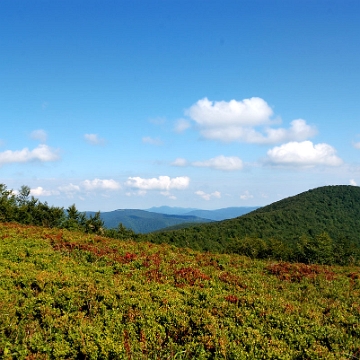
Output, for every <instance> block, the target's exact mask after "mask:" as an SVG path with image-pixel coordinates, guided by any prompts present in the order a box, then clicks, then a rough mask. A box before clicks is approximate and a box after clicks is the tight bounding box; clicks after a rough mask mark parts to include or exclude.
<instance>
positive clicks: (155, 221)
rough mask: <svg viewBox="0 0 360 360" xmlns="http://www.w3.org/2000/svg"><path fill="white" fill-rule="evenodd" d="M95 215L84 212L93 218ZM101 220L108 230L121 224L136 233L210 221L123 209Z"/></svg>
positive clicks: (103, 215)
mask: <svg viewBox="0 0 360 360" xmlns="http://www.w3.org/2000/svg"><path fill="white" fill-rule="evenodd" d="M94 214H95V213H93V212H86V215H90V216H93V215H94ZM101 219H102V220H103V221H104V225H105V226H106V227H107V228H108V229H113V228H116V227H117V226H118V224H120V223H121V224H122V225H123V226H125V227H126V228H128V229H131V230H132V231H134V232H136V233H142V234H144V233H149V232H153V231H156V230H159V229H163V228H166V227H169V226H172V225H177V224H182V223H206V222H209V221H210V220H208V219H204V218H200V217H197V216H191V215H168V214H158V213H154V212H150V211H145V210H138V209H123V210H115V211H108V212H103V213H101Z"/></svg>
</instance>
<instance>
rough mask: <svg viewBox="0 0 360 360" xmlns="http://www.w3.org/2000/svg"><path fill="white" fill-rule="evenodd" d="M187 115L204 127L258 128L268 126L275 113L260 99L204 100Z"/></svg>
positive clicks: (188, 111) (191, 108)
mask: <svg viewBox="0 0 360 360" xmlns="http://www.w3.org/2000/svg"><path fill="white" fill-rule="evenodd" d="M186 114H187V115H189V116H190V117H191V119H193V120H194V121H195V122H196V123H197V124H198V125H200V126H203V127H218V126H256V125H263V124H268V123H269V122H270V117H271V115H272V114H273V111H272V109H271V108H270V106H269V105H268V104H267V103H266V101H264V100H263V99H261V98H258V97H253V98H251V99H244V100H242V101H236V100H230V101H229V102H226V101H214V102H213V101H210V100H208V99H207V98H204V99H201V100H199V101H198V102H197V103H196V104H194V105H193V106H191V107H190V109H188V110H187V112H186Z"/></svg>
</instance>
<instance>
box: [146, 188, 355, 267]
mask: <svg viewBox="0 0 360 360" xmlns="http://www.w3.org/2000/svg"><path fill="white" fill-rule="evenodd" d="M359 229H360V188H359V187H355V186H346V185H338V186H325V187H320V188H317V189H313V190H309V191H306V192H304V193H301V194H299V195H296V196H293V197H289V198H286V199H283V200H280V201H278V202H276V203H273V204H271V205H268V206H265V207H262V208H259V209H257V210H255V211H253V212H251V213H249V214H246V215H243V216H241V217H239V218H236V219H231V220H225V221H221V222H216V223H210V224H202V225H193V226H189V227H188V228H187V229H181V230H174V231H169V232H162V233H156V234H154V235H153V236H152V237H151V239H150V240H151V241H153V242H169V243H173V244H175V245H178V246H188V247H192V248H194V249H199V250H200V249H201V250H209V251H219V252H240V253H245V254H249V252H250V253H251V254H253V255H254V256H259V255H260V256H262V257H268V256H274V251H277V252H278V253H279V254H278V255H279V256H280V257H287V256H288V253H289V252H291V254H292V255H291V256H293V255H294V251H295V250H296V251H298V256H299V260H302V258H301V256H302V255H304V252H306V251H308V252H309V251H310V250H309V249H310V248H311V247H313V248H316V247H319V246H318V244H317V243H318V242H319V241H320V240H321V239H320V237H321V236H323V238H322V240H321V241H323V242H324V243H326V242H328V243H329V244H330V245H331V246H330V245H329V248H328V249H327V251H330V252H331V251H332V252H334V251H335V250H336V251H337V254H336V255H337V256H341V255H340V254H341V251H343V249H344V248H346V249H347V250H348V249H351V251H350V252H349V253H347V255H349V256H351V254H353V253H354V252H356V251H357V250H356V251H355V248H354V247H356V248H357V249H358V248H359V246H360V234H359ZM324 236H325V238H324ZM314 241H315V243H311V242H314ZM244 249H245V250H244ZM249 249H250V250H249ZM313 250H314V249H312V250H311V251H313ZM340 250H341V251H340ZM314 251H315V250H314ZM319 251H320V250H319ZM319 251H318V252H319ZM347 255H346V256H347ZM279 256H277V257H279Z"/></svg>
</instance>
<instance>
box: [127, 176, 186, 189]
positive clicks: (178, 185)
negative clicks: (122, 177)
mask: <svg viewBox="0 0 360 360" xmlns="http://www.w3.org/2000/svg"><path fill="white" fill-rule="evenodd" d="M189 183H190V178H189V177H187V176H180V177H176V178H170V177H169V176H159V177H158V178H151V179H143V178H141V177H129V178H128V180H127V181H126V185H127V186H129V187H131V188H135V189H140V190H167V191H169V190H171V189H176V190H183V189H186V188H187V187H188V186H189Z"/></svg>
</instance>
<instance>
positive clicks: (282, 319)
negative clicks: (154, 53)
mask: <svg viewBox="0 0 360 360" xmlns="http://www.w3.org/2000/svg"><path fill="white" fill-rule="evenodd" d="M0 239H1V241H0V273H1V274H2V276H1V281H0V299H1V306H0V357H1V358H3V359H155V358H156V359H183V360H184V359H204V360H206V359H245V358H251V359H260V358H261V359H275V358H276V359H288V358H291V359H305V358H306V359H319V358H322V359H325V358H326V359H347V358H350V357H351V358H356V357H357V356H358V355H359V351H360V328H359V322H360V303H359V288H360V287H359V286H360V283H359V278H360V271H359V268H358V267H335V266H333V267H329V266H320V265H304V264H290V263H284V262H280V263H274V262H268V261H259V260H252V259H250V258H247V257H243V256H238V255H220V254H211V253H200V252H197V251H193V250H190V249H180V248H176V247H173V246H169V245H166V244H163V245H154V244H150V243H147V242H136V241H134V240H133V239H132V238H127V239H126V240H125V241H121V240H114V239H109V238H106V237H101V236H99V235H95V234H85V233H84V232H78V231H69V230H66V229H56V228H53V229H49V228H44V227H35V226H25V225H19V224H16V223H11V224H10V223H9V224H4V223H0Z"/></svg>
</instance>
